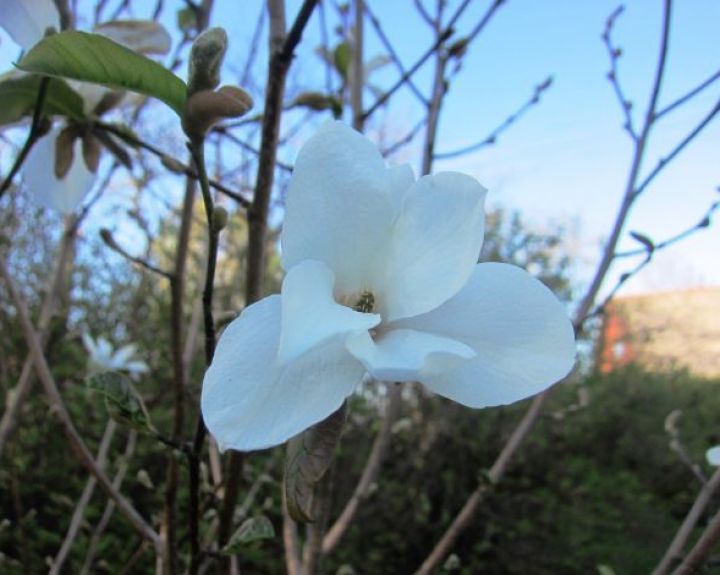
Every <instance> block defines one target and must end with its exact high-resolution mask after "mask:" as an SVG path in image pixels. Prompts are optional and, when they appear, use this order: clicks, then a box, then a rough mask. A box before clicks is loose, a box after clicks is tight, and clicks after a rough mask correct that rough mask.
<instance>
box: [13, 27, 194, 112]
mask: <svg viewBox="0 0 720 575" xmlns="http://www.w3.org/2000/svg"><path fill="white" fill-rule="evenodd" d="M18 68H20V69H21V70H25V71H26V72H33V73H35V74H44V75H47V76H58V77H61V78H72V79H74V80H81V81H83V82H92V83H94V84H102V85H104V86H108V87H110V88H115V89H122V90H130V91H132V92H138V93H140V94H145V95H146V96H152V97H153V98H157V99H158V100H161V101H163V102H165V103H166V104H167V105H168V106H170V107H171V108H172V109H173V110H175V112H176V113H177V114H178V115H179V116H182V113H183V109H184V106H185V97H186V93H187V89H186V87H185V83H184V82H183V81H182V80H181V79H180V78H178V77H177V76H176V75H175V74H173V73H172V72H170V71H169V70H167V69H165V68H163V67H162V66H161V65H160V64H158V63H157V62H155V61H153V60H151V59H150V58H146V57H145V56H141V55H140V54H137V53H135V52H133V51H132V50H129V49H128V48H125V47H124V46H121V45H120V44H117V43H115V42H113V41H112V40H110V39H108V38H105V37H104V36H99V35H97V34H88V33H87V32H76V31H67V32H60V33H59V34H53V35H52V36H48V37H46V38H44V39H43V40H41V41H40V42H39V43H37V44H36V45H35V46H34V47H33V48H32V49H31V50H30V51H29V52H28V53H27V54H26V55H25V56H24V57H23V59H22V60H20V62H19V63H18Z"/></svg>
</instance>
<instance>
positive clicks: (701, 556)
mask: <svg viewBox="0 0 720 575" xmlns="http://www.w3.org/2000/svg"><path fill="white" fill-rule="evenodd" d="M719 540H720V511H718V512H717V513H716V514H715V516H714V517H713V518H712V519H711V520H710V524H709V525H708V526H707V528H706V529H705V531H704V533H703V534H702V536H701V537H700V539H699V540H698V542H697V543H696V544H695V546H694V547H693V548H692V550H691V551H690V553H688V555H687V557H685V559H684V560H683V562H682V563H681V564H680V566H679V567H678V568H677V569H675V571H674V572H673V575H693V574H694V573H699V572H700V570H701V569H702V567H703V565H704V564H705V562H706V561H707V558H708V556H709V555H710V552H711V551H712V550H713V548H714V547H715V544H716V543H717V542H718V541H719Z"/></svg>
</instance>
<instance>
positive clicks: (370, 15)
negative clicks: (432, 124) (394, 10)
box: [365, 2, 428, 106]
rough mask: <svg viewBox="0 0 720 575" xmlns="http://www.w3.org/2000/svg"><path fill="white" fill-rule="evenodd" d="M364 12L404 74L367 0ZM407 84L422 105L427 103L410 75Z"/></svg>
mask: <svg viewBox="0 0 720 575" xmlns="http://www.w3.org/2000/svg"><path fill="white" fill-rule="evenodd" d="M365 13H366V14H367V15H368V18H370V23H371V24H372V25H373V28H375V33H376V34H377V35H378V38H379V39H380V42H381V43H382V45H383V47H384V48H385V50H387V53H388V56H390V59H391V60H392V61H393V64H395V67H396V68H397V71H398V72H400V75H401V76H404V75H405V74H406V70H405V66H403V63H402V61H401V60H400V56H399V55H398V53H397V51H396V50H395V48H394V47H393V45H392V43H391V42H390V39H389V38H388V37H387V34H385V30H383V28H382V25H381V24H380V20H379V19H378V18H377V17H376V16H375V14H374V13H373V12H372V10H370V5H369V4H367V2H366V3H365ZM407 86H408V88H410V91H411V92H412V93H413V94H415V96H416V97H417V99H418V100H420V102H421V103H422V104H423V105H425V106H427V105H428V99H427V98H426V97H425V96H424V95H423V93H422V92H421V91H420V88H418V87H417V86H416V85H415V82H413V81H412V78H410V77H408V80H407Z"/></svg>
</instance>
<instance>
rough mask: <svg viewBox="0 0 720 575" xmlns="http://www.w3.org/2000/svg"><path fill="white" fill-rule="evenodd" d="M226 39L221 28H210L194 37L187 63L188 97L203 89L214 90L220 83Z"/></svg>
mask: <svg viewBox="0 0 720 575" xmlns="http://www.w3.org/2000/svg"><path fill="white" fill-rule="evenodd" d="M227 41H228V40H227V34H226V33H225V30H223V29H222V28H210V29H209V30H206V31H205V32H203V33H202V34H200V35H199V36H198V37H197V38H196V39H195V42H193V46H192V50H191V51H190V62H189V65H188V97H190V96H192V95H193V94H195V93H196V92H200V91H203V90H214V89H215V88H217V86H218V84H220V67H221V66H222V63H223V58H225V51H226V50H227Z"/></svg>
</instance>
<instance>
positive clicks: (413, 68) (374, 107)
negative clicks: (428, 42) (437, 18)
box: [363, 0, 471, 121]
mask: <svg viewBox="0 0 720 575" xmlns="http://www.w3.org/2000/svg"><path fill="white" fill-rule="evenodd" d="M470 1H471V0H463V2H462V3H461V4H460V6H458V8H457V10H456V11H455V14H453V16H452V18H450V21H449V22H448V24H447V26H446V27H445V28H444V29H443V30H442V32H441V33H440V34H439V36H438V37H436V39H435V42H433V44H432V46H430V47H429V48H428V49H427V50H426V51H425V52H424V53H423V55H422V56H420V58H418V60H417V61H416V62H415V64H413V65H412V66H411V67H410V68H409V69H408V70H407V71H406V72H405V73H404V74H402V75H401V76H400V78H399V79H398V80H397V82H395V84H393V85H392V87H390V89H388V90H387V92H385V93H384V94H383V95H382V96H380V97H379V98H378V99H377V100H376V101H375V103H373V105H372V106H370V107H369V108H368V109H367V110H365V112H364V113H363V120H365V121H367V119H368V118H369V117H370V116H372V115H373V114H374V113H375V112H376V111H377V110H378V109H379V108H380V107H381V106H382V105H383V104H385V102H387V101H388V100H389V99H390V97H391V96H392V95H393V94H394V93H395V92H397V91H398V90H399V89H400V88H402V87H403V86H404V85H405V83H406V82H407V81H408V80H409V79H410V78H412V77H413V76H414V75H415V72H417V71H418V70H419V69H420V68H421V67H422V65H423V64H424V63H425V62H427V60H428V59H429V58H430V57H431V56H432V55H433V54H434V53H435V51H436V50H437V49H438V47H439V46H440V45H441V44H442V43H443V42H445V40H447V39H448V38H449V37H450V36H452V34H453V26H455V24H456V23H457V21H458V19H459V18H460V16H462V14H463V12H465V10H466V9H467V7H468V6H469V5H470Z"/></svg>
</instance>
